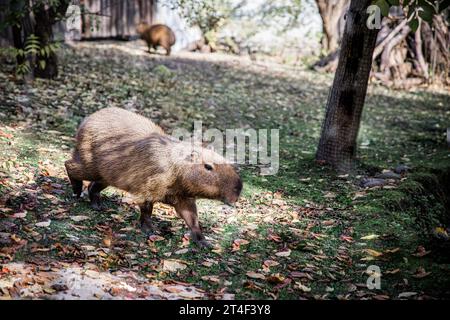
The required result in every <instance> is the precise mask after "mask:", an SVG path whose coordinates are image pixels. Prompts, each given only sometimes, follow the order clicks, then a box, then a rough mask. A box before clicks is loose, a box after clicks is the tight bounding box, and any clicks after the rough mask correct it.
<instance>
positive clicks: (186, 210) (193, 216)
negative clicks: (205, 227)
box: [174, 198, 210, 247]
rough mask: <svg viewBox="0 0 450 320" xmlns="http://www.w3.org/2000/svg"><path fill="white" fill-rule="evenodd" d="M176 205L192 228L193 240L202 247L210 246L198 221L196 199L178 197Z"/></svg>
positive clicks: (181, 215) (179, 212) (179, 213)
mask: <svg viewBox="0 0 450 320" xmlns="http://www.w3.org/2000/svg"><path fill="white" fill-rule="evenodd" d="M174 207H175V210H176V211H177V214H178V215H179V216H180V217H181V218H183V220H184V221H185V222H186V224H187V226H188V227H189V228H190V229H191V237H192V240H193V241H194V242H195V243H196V244H197V245H198V246H200V247H210V245H209V243H208V242H207V241H206V239H205V237H204V236H203V233H202V230H201V229H200V225H199V223H198V216H197V206H196V205H195V199H192V198H186V199H178V200H177V201H176V203H175V204H174Z"/></svg>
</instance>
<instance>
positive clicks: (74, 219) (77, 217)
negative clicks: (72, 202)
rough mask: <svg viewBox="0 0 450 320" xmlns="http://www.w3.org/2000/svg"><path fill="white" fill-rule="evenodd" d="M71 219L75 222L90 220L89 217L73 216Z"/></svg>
mask: <svg viewBox="0 0 450 320" xmlns="http://www.w3.org/2000/svg"><path fill="white" fill-rule="evenodd" d="M70 219H72V220H73V221H75V222H80V221H84V220H88V219H89V217H88V216H71V217H70Z"/></svg>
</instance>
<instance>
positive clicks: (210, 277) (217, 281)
mask: <svg viewBox="0 0 450 320" xmlns="http://www.w3.org/2000/svg"><path fill="white" fill-rule="evenodd" d="M202 280H205V281H209V282H213V283H220V279H219V277H216V276H202Z"/></svg>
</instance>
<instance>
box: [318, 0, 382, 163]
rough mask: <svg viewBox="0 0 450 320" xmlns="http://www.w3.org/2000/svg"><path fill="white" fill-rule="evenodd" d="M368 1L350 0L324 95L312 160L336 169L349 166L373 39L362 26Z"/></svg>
mask: <svg viewBox="0 0 450 320" xmlns="http://www.w3.org/2000/svg"><path fill="white" fill-rule="evenodd" d="M370 4H371V0H352V1H351V3H350V8H349V11H348V12H347V21H346V25H345V31H344V35H343V38H342V43H341V49H340V57H339V63H338V67H337V70H336V74H335V78H334V82H333V86H332V88H331V91H330V94H329V96H328V102H327V107H326V115H325V120H324V122H323V125H322V135H321V138H320V142H319V146H318V149H317V153H316V159H317V160H319V161H323V162H325V163H328V164H330V165H332V166H333V167H334V168H335V169H337V170H338V171H348V170H350V169H351V167H352V164H353V161H354V159H355V155H356V139H357V136H358V131H359V127H360V122H361V114H362V110H363V106H364V101H365V97H366V92H367V85H368V80H369V75H370V70H371V66H372V55H373V51H374V49H375V45H376V40H377V34H378V31H379V30H377V29H373V30H369V29H368V28H367V26H366V21H367V18H368V15H367V13H366V9H367V7H368V6H369V5H370Z"/></svg>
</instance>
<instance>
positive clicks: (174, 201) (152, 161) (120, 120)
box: [65, 108, 242, 244]
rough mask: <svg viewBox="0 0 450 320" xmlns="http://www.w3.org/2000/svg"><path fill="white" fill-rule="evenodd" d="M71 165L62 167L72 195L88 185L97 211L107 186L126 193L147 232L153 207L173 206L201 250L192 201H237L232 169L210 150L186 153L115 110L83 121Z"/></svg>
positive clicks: (185, 147)
mask: <svg viewBox="0 0 450 320" xmlns="http://www.w3.org/2000/svg"><path fill="white" fill-rule="evenodd" d="M76 140H77V142H76V147H75V150H74V152H73V155H72V159H70V160H67V161H66V163H65V166H66V169H67V173H68V176H69V179H70V181H71V183H72V186H73V190H74V193H75V194H76V195H77V196H78V197H79V196H80V194H81V187H82V181H83V180H88V181H92V182H91V184H90V185H89V197H90V199H91V203H92V206H93V207H94V208H96V209H98V208H99V200H100V198H99V195H100V191H101V190H103V189H104V188H106V187H107V186H114V187H116V188H119V189H122V190H125V191H128V192H129V193H131V194H133V195H135V196H136V197H137V200H138V203H140V207H141V224H142V227H143V228H144V229H145V230H146V231H148V229H149V228H150V215H151V211H152V207H153V203H155V202H163V203H166V204H169V205H173V206H174V207H175V209H176V211H177V213H178V214H179V215H180V217H182V218H183V219H184V220H185V221H186V223H187V225H188V226H189V227H190V228H191V230H192V234H193V239H194V240H195V241H199V242H200V243H203V244H204V238H203V235H202V234H201V231H200V226H199V224H198V220H197V212H196V207H195V198H208V199H218V200H222V201H224V202H226V203H234V202H236V201H237V200H238V197H239V194H240V192H241V189H242V182H241V179H240V177H239V175H238V174H237V173H236V171H235V169H234V167H233V166H232V165H231V164H230V163H228V162H227V161H226V160H225V159H224V158H223V157H221V156H220V155H218V154H217V153H215V152H213V151H212V150H209V149H205V148H202V147H196V148H194V149H193V148H192V145H191V144H190V143H189V142H187V141H186V142H184V141H179V140H176V139H174V138H172V137H171V136H168V135H166V134H165V133H164V131H163V130H162V129H161V128H160V127H159V126H157V125H156V124H154V123H153V122H152V121H150V120H149V119H147V118H145V117H142V116H140V115H138V114H135V113H133V112H130V111H126V110H124V109H120V108H105V109H102V110H100V111H97V112H95V113H93V114H92V115H90V116H89V117H87V118H86V119H85V120H84V121H83V123H82V124H81V125H80V127H79V129H78V132H77V135H76Z"/></svg>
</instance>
